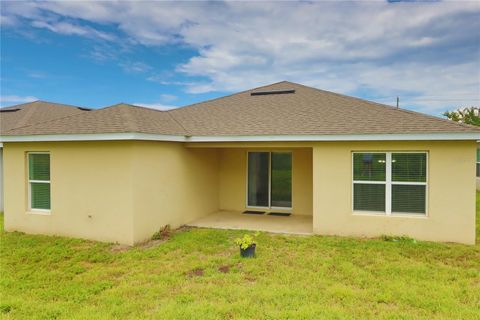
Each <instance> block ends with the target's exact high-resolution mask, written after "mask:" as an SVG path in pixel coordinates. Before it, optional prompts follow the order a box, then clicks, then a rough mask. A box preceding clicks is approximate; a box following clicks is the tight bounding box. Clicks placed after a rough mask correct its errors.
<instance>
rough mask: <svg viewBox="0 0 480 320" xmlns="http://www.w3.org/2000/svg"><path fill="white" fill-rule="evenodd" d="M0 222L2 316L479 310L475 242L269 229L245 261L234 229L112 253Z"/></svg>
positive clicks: (448, 315)
mask: <svg viewBox="0 0 480 320" xmlns="http://www.w3.org/2000/svg"><path fill="white" fill-rule="evenodd" d="M478 205H480V194H477V206H478ZM478 216H479V214H478V211H477V217H478ZM479 220H480V219H478V218H477V238H478V237H479V236H478V231H479V230H480V228H479ZM1 221H2V226H1V230H2V231H1V238H0V240H1V257H0V258H1V262H0V266H1V278H0V288H1V296H0V317H1V318H5V319H27V318H28V319H144V318H147V319H148V318H153V319H313V318H316V319H318V318H323V319H364V318H386V319H421V318H422V319H480V307H479V306H480V244H478V241H477V245H476V246H465V245H455V244H438V243H429V242H417V243H414V242H413V241H410V240H408V239H407V240H403V241H399V242H387V241H383V240H381V239H376V240H375V239H374V240H366V239H354V238H342V237H322V236H314V237H313V236H312V237H300V236H298V237H297V236H282V235H271V234H261V235H260V236H259V245H258V250H257V252H258V257H257V258H256V259H241V258H239V255H238V249H237V248H236V247H235V246H234V245H233V239H234V238H235V237H237V236H239V235H240V234H241V233H240V232H236V231H222V230H207V229H191V230H187V231H180V232H177V233H175V234H174V235H173V236H172V237H171V238H170V239H169V240H167V241H165V242H163V243H161V244H159V245H157V246H153V247H149V248H146V247H137V248H133V249H130V250H128V251H125V252H113V251H112V246H111V245H108V244H103V243H96V242H90V241H82V240H74V239H66V238H60V237H47V236H32V235H25V234H21V233H16V232H15V233H4V232H3V216H2V219H1Z"/></svg>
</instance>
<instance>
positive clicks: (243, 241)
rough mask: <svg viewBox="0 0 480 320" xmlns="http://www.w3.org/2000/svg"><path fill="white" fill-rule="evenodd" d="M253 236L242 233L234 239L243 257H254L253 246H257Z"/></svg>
mask: <svg viewBox="0 0 480 320" xmlns="http://www.w3.org/2000/svg"><path fill="white" fill-rule="evenodd" d="M257 235H258V234H255V236H251V235H248V234H246V235H244V236H243V237H242V238H237V239H235V244H236V245H237V246H239V247H240V255H241V256H242V257H244V258H253V257H255V248H256V247H257V242H256V240H255V237H256V236H257Z"/></svg>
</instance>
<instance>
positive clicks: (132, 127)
mask: <svg viewBox="0 0 480 320" xmlns="http://www.w3.org/2000/svg"><path fill="white" fill-rule="evenodd" d="M122 106H126V107H127V108H122V109H119V111H120V112H119V114H120V117H121V118H122V122H123V124H124V126H125V128H127V129H128V132H138V131H139V130H140V129H139V128H138V125H137V120H136V118H135V116H134V115H133V114H132V113H131V112H130V108H128V107H129V105H127V104H126V103H122V104H119V105H118V106H117V107H122ZM105 109H106V108H105Z"/></svg>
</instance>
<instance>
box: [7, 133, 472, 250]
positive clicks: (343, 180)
mask: <svg viewBox="0 0 480 320" xmlns="http://www.w3.org/2000/svg"><path fill="white" fill-rule="evenodd" d="M278 149H282V150H292V151H293V169H292V170H293V181H292V182H293V190H292V192H293V214H300V215H301V214H304V215H311V214H312V213H313V223H314V226H313V227H314V232H316V233H319V234H328V235H346V236H349V235H352V236H369V237H370V236H379V235H382V234H395V235H408V236H411V237H414V238H417V239H423V240H433V241H454V242H462V243H474V241H475V150H476V144H475V142H468V141H465V142H462V141H457V142H441V141H437V142H421V141H419V142H355V143H348V142H322V143H320V142H319V143H229V144H180V143H170V142H146V141H145V142H141V141H131V142H121V141H116V142H51V143H4V154H3V156H4V182H5V228H6V230H7V231H13V230H19V231H24V232H28V233H42V234H55V235H64V236H71V237H81V238H88V239H94V240H101V241H112V242H119V243H126V244H132V243H134V242H139V241H142V240H145V239H148V238H149V237H150V236H151V234H153V233H154V232H155V231H156V230H158V229H159V228H160V227H161V226H164V225H165V224H171V225H172V226H173V227H177V226H179V225H181V224H184V223H188V222H190V221H191V220H194V219H196V218H197V217H200V216H202V215H205V214H208V213H210V212H214V211H217V210H219V209H224V210H235V211H242V210H244V209H245V192H246V155H247V151H248V150H278ZM312 150H313V155H312ZM396 150H410V151H412V150H413V151H427V152H428V153H429V166H428V180H429V181H428V189H427V196H428V206H427V210H428V216H427V217H395V216H373V215H370V216H368V215H355V214H353V213H352V187H351V186H352V170H351V166H352V163H351V161H352V160H351V152H352V151H396ZM27 151H49V152H50V155H51V179H52V185H51V188H52V191H51V194H52V195H51V197H52V210H51V214H50V215H41V214H32V213H29V212H28V211H27V177H26V174H27V170H26V168H27V164H26V152H27ZM312 159H313V160H312ZM312 168H313V172H312ZM312 177H313V178H312Z"/></svg>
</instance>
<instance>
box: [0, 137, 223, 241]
mask: <svg viewBox="0 0 480 320" xmlns="http://www.w3.org/2000/svg"><path fill="white" fill-rule="evenodd" d="M5 151H6V152H5V189H6V190H7V192H6V201H5V203H6V206H5V229H6V230H7V231H15V230H18V231H24V232H27V233H39V234H40V233H41V234H49V235H62V236H70V237H79V238H86V239H93V240H100V241H108V242H118V243H123V244H133V243H136V242H140V241H143V240H146V239H149V238H150V237H151V236H152V234H153V233H154V232H155V231H157V230H159V228H160V227H162V226H164V225H166V224H170V225H171V226H172V227H178V226H180V225H182V224H185V223H187V222H190V221H192V220H194V219H195V218H197V217H200V216H202V215H205V214H208V213H211V212H215V211H218V163H217V158H218V157H217V150H214V149H213V150H210V149H187V148H185V146H184V145H183V144H180V143H169V142H146V141H131V142H121V141H113V142H51V143H7V144H5ZM29 151H30V152H31V151H48V152H50V167H51V177H50V178H51V210H50V213H49V214H45V213H42V212H29V211H28V209H27V208H28V202H27V201H28V199H27V190H28V184H27V156H26V154H27V152H29Z"/></svg>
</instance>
